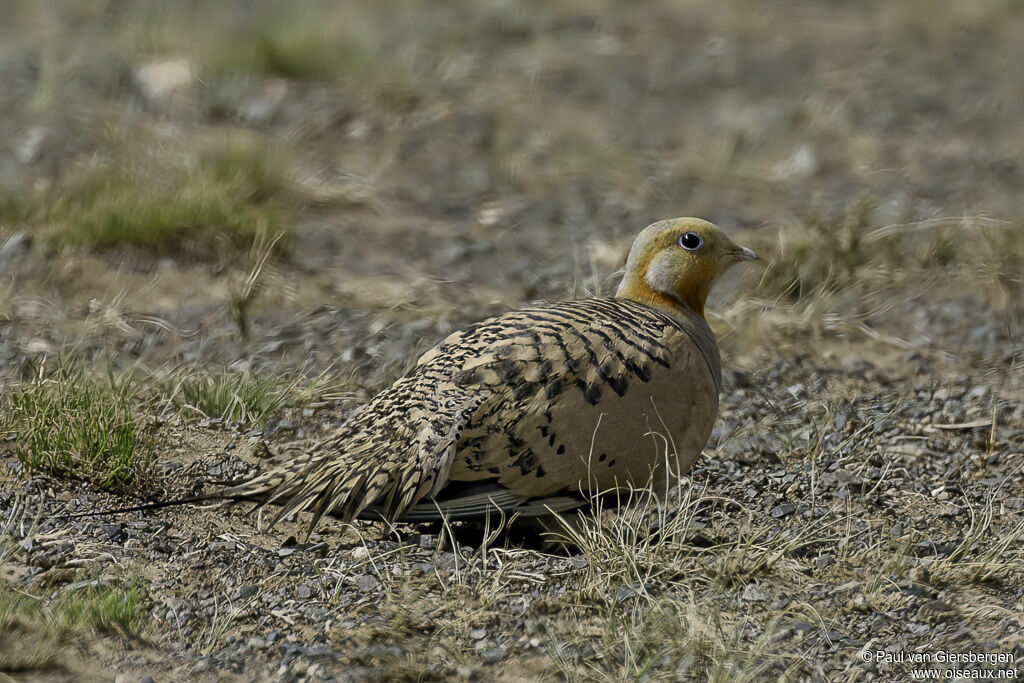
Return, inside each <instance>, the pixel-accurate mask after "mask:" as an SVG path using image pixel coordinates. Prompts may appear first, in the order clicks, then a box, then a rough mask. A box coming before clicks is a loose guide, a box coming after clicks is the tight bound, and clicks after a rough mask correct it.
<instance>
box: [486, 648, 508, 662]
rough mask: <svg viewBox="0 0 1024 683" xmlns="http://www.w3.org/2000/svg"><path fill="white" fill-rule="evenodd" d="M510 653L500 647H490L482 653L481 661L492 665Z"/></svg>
mask: <svg viewBox="0 0 1024 683" xmlns="http://www.w3.org/2000/svg"><path fill="white" fill-rule="evenodd" d="M507 656H508V655H507V654H506V653H505V650H503V649H502V648H500V647H490V648H487V649H486V650H484V651H483V652H481V653H480V661H481V662H483V663H484V664H487V665H491V664H497V663H498V662H501V661H503V660H504V659H505V657H507Z"/></svg>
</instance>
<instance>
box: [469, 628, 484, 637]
mask: <svg viewBox="0 0 1024 683" xmlns="http://www.w3.org/2000/svg"><path fill="white" fill-rule="evenodd" d="M469 637H470V638H472V639H473V640H480V639H482V638H486V637H487V631H485V630H484V629H482V628H475V629H473V630H472V631H470V632H469Z"/></svg>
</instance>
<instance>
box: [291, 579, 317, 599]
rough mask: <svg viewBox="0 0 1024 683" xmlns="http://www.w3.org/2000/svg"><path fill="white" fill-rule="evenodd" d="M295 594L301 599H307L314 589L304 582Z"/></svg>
mask: <svg viewBox="0 0 1024 683" xmlns="http://www.w3.org/2000/svg"><path fill="white" fill-rule="evenodd" d="M295 595H296V596H298V598H299V599H300V600H306V599H308V598H309V596H311V595H313V589H312V588H310V587H309V584H306V583H304V584H302V585H301V586H299V588H298V590H296V591H295Z"/></svg>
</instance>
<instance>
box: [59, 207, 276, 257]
mask: <svg viewBox="0 0 1024 683" xmlns="http://www.w3.org/2000/svg"><path fill="white" fill-rule="evenodd" d="M277 223H278V222H277V219H276V216H275V214H273V213H268V212H265V211H259V210H256V209H254V208H252V207H247V206H244V205H238V204H234V203H232V202H230V201H228V200H225V199H219V198H216V197H208V198H197V199H190V198H186V197H170V198H167V199H163V200H149V201H142V202H139V203H133V202H114V203H112V204H110V205H105V206H99V207H97V208H96V209H94V210H92V211H90V212H87V213H86V214H84V215H82V216H81V217H79V218H77V219H75V220H73V221H72V222H71V224H70V225H69V227H68V230H67V231H66V232H65V233H64V235H63V241H64V242H65V243H68V244H74V245H86V246H90V247H97V248H109V247H117V246H122V245H131V246H136V247H150V248H159V247H162V246H167V245H170V244H174V243H176V242H179V240H181V239H182V238H184V237H186V236H192V237H197V236H201V235H202V234H203V233H209V232H219V233H221V234H224V235H226V236H228V238H229V239H230V241H231V242H232V243H234V244H236V245H237V246H244V245H245V244H248V243H251V242H252V240H253V239H254V238H255V237H256V236H257V235H259V234H261V233H267V232H270V231H272V230H275V229H277Z"/></svg>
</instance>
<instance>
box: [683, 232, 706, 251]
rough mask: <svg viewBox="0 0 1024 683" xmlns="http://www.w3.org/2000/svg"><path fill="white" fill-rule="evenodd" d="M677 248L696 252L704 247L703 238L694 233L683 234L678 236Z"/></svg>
mask: <svg viewBox="0 0 1024 683" xmlns="http://www.w3.org/2000/svg"><path fill="white" fill-rule="evenodd" d="M679 246H681V247H682V248H683V249H686V250H687V251H697V250H698V249H700V248H701V247H702V246H704V238H703V237H701V236H700V235H698V234H697V233H695V232H684V233H683V234H682V235H680V236H679Z"/></svg>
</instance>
